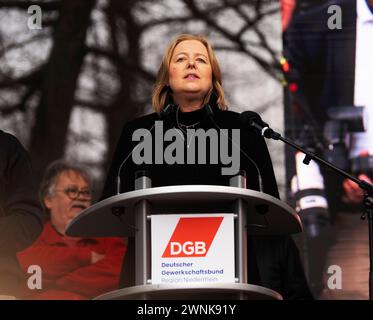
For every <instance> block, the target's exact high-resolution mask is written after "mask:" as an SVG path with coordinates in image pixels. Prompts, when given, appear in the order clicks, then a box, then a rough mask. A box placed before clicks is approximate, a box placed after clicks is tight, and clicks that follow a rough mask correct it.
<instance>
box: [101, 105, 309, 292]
mask: <svg viewBox="0 0 373 320" xmlns="http://www.w3.org/2000/svg"><path fill="white" fill-rule="evenodd" d="M213 112H214V120H215V122H216V123H217V125H218V127H219V128H222V129H224V128H225V129H240V147H241V152H240V158H241V159H240V169H241V170H245V172H246V175H247V188H249V189H254V190H259V182H258V181H259V180H258V171H257V169H256V168H255V166H254V165H253V164H252V162H251V161H250V160H248V159H247V157H246V156H245V155H244V154H246V155H247V156H248V157H250V158H251V159H252V161H254V162H255V163H256V165H257V167H258V169H259V172H260V175H261V177H262V181H263V190H262V191H263V192H265V193H268V194H270V195H272V196H274V197H277V198H279V194H278V189H277V183H276V179H275V175H274V172H273V168H272V162H271V159H270V156H269V153H268V149H267V146H266V144H265V142H264V140H263V138H262V137H261V136H260V135H259V134H258V133H256V132H254V131H252V130H251V129H248V128H246V127H243V126H242V125H241V124H240V121H239V114H238V113H235V112H231V111H221V110H219V109H218V108H217V107H213ZM158 119H159V118H158V115H157V114H155V113H153V114H150V115H147V116H144V117H141V118H138V119H136V120H134V121H131V122H129V123H128V124H126V125H125V126H124V128H123V131H122V135H121V137H120V139H119V143H118V145H117V149H116V151H115V154H114V158H113V161H112V164H111V167H110V169H109V173H108V177H107V180H106V183H105V186H104V190H103V196H102V198H107V197H109V196H112V195H114V194H116V185H117V184H116V177H117V175H118V172H119V167H120V165H121V164H122V163H123V161H124V159H126V158H127V157H128V155H129V154H130V153H131V151H132V150H133V148H134V147H135V145H136V144H137V142H136V143H134V142H132V133H133V132H134V131H135V130H136V129H139V128H146V129H148V130H149V129H151V128H152V126H153V124H154V121H155V120H158ZM178 120H179V121H180V122H181V123H183V124H187V125H189V124H193V123H196V122H198V121H199V122H200V123H199V125H198V127H200V128H203V129H205V130H208V129H209V128H213V127H214V123H213V121H212V120H211V118H209V116H208V115H207V112H206V110H205V109H200V110H198V111H195V112H191V113H179V114H178ZM163 124H164V131H166V130H167V129H169V128H174V127H177V119H176V111H175V112H173V113H171V114H170V115H169V116H168V117H167V118H166V119H165V120H164V121H163ZM153 151H154V148H153ZM221 167H222V163H220V162H219V164H217V165H212V164H193V165H192V164H177V165H167V164H162V165H160V164H158V165H156V164H148V165H135V164H134V163H133V161H132V158H131V156H130V157H129V158H128V160H127V161H126V162H125V164H124V165H123V167H122V169H121V170H120V176H121V181H122V184H121V190H120V191H121V192H126V191H131V190H133V189H134V172H136V171H137V170H147V171H148V172H149V173H150V177H151V179H152V186H153V187H159V186H168V185H188V184H205V185H229V178H230V176H222V174H221V171H220V169H221ZM248 257H249V266H248V278H249V283H253V284H257V285H263V286H266V287H268V288H271V289H273V290H276V291H278V292H279V293H280V294H282V295H283V296H284V298H286V299H302V298H303V299H309V298H312V295H311V293H310V291H309V290H308V286H307V283H306V280H305V277H304V273H303V270H302V266H301V263H300V259H299V254H298V250H297V248H296V246H295V244H294V242H293V240H292V239H291V237H289V236H277V237H269V236H268V237H266V236H262V237H258V236H249V238H248ZM127 259H130V256H127ZM124 272H125V271H124ZM124 277H125V278H126V275H125V276H124ZM124 283H125V284H126V285H131V284H133V283H131V280H129V281H127V279H126V280H124Z"/></svg>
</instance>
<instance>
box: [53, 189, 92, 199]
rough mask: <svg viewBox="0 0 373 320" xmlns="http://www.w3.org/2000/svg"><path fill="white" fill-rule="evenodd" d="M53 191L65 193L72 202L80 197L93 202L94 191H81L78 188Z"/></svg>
mask: <svg viewBox="0 0 373 320" xmlns="http://www.w3.org/2000/svg"><path fill="white" fill-rule="evenodd" d="M53 191H62V192H64V193H65V194H66V195H67V196H68V197H69V198H70V199H71V200H76V199H78V198H79V197H80V198H81V199H84V200H92V191H91V190H89V189H84V190H79V189H78V188H66V189H54V190H53Z"/></svg>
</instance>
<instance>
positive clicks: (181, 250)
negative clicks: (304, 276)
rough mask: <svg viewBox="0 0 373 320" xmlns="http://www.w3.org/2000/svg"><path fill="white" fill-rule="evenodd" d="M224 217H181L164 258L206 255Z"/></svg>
mask: <svg viewBox="0 0 373 320" xmlns="http://www.w3.org/2000/svg"><path fill="white" fill-rule="evenodd" d="M223 219H224V217H193V218H180V220H179V222H178V224H177V225H176V228H175V230H174V232H173V234H172V236H171V239H170V241H169V242H168V244H167V247H166V249H165V251H164V252H163V255H162V258H182V257H205V256H206V255H207V253H208V251H209V249H210V246H211V244H212V241H213V240H214V238H215V235H216V233H217V231H218V230H219V227H220V225H221V223H222V221H223Z"/></svg>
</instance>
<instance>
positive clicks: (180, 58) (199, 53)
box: [169, 40, 212, 103]
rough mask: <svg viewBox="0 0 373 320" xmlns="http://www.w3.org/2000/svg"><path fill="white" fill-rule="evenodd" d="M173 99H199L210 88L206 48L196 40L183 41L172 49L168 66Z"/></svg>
mask: <svg viewBox="0 0 373 320" xmlns="http://www.w3.org/2000/svg"><path fill="white" fill-rule="evenodd" d="M169 85H170V87H171V89H172V91H173V98H174V101H175V102H176V103H178V100H180V99H179V98H182V97H184V98H187V99H188V98H189V99H201V101H202V100H203V98H204V97H205V95H206V94H207V92H208V91H209V90H210V88H211V87H212V69H211V63H210V60H209V56H208V52H207V49H206V47H205V46H204V45H203V44H202V43H201V42H199V41H197V40H184V41H182V42H180V43H179V44H178V45H177V46H176V47H175V49H174V52H173V54H172V58H171V62H170V66H169Z"/></svg>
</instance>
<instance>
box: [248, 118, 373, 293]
mask: <svg viewBox="0 0 373 320" xmlns="http://www.w3.org/2000/svg"><path fill="white" fill-rule="evenodd" d="M251 125H252V126H253V127H255V128H257V129H258V125H257V124H255V125H253V124H251ZM266 130H267V134H265V132H266ZM260 131H261V133H262V135H263V136H264V137H266V138H267V139H273V140H281V141H282V142H284V143H286V144H287V145H289V146H291V147H293V148H294V149H296V150H298V151H301V152H302V153H304V154H305V158H304V160H303V163H304V164H306V165H308V164H309V163H310V161H311V160H314V161H316V162H317V163H318V164H321V165H323V166H325V167H327V168H329V169H331V170H333V171H334V172H337V173H338V174H339V175H341V176H343V177H345V178H347V179H349V180H351V181H353V182H355V183H356V184H357V185H358V186H359V187H360V188H361V189H362V190H364V191H365V194H364V201H363V203H364V208H365V211H364V213H363V214H362V218H363V219H365V217H367V220H368V226H369V263H370V266H369V300H373V185H372V184H370V183H368V182H366V181H363V180H360V179H358V178H356V177H354V176H352V175H350V174H349V173H347V172H346V171H344V170H342V169H340V168H338V167H336V166H335V165H333V164H332V163H330V162H329V161H326V160H324V159H322V158H320V157H318V156H317V155H316V154H314V153H312V152H310V151H308V150H306V149H303V148H302V147H301V146H299V145H297V144H296V143H294V142H293V141H291V140H289V139H287V138H284V137H282V136H281V135H280V134H279V133H278V132H276V131H273V130H272V129H270V128H269V127H264V128H261V130H260Z"/></svg>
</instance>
